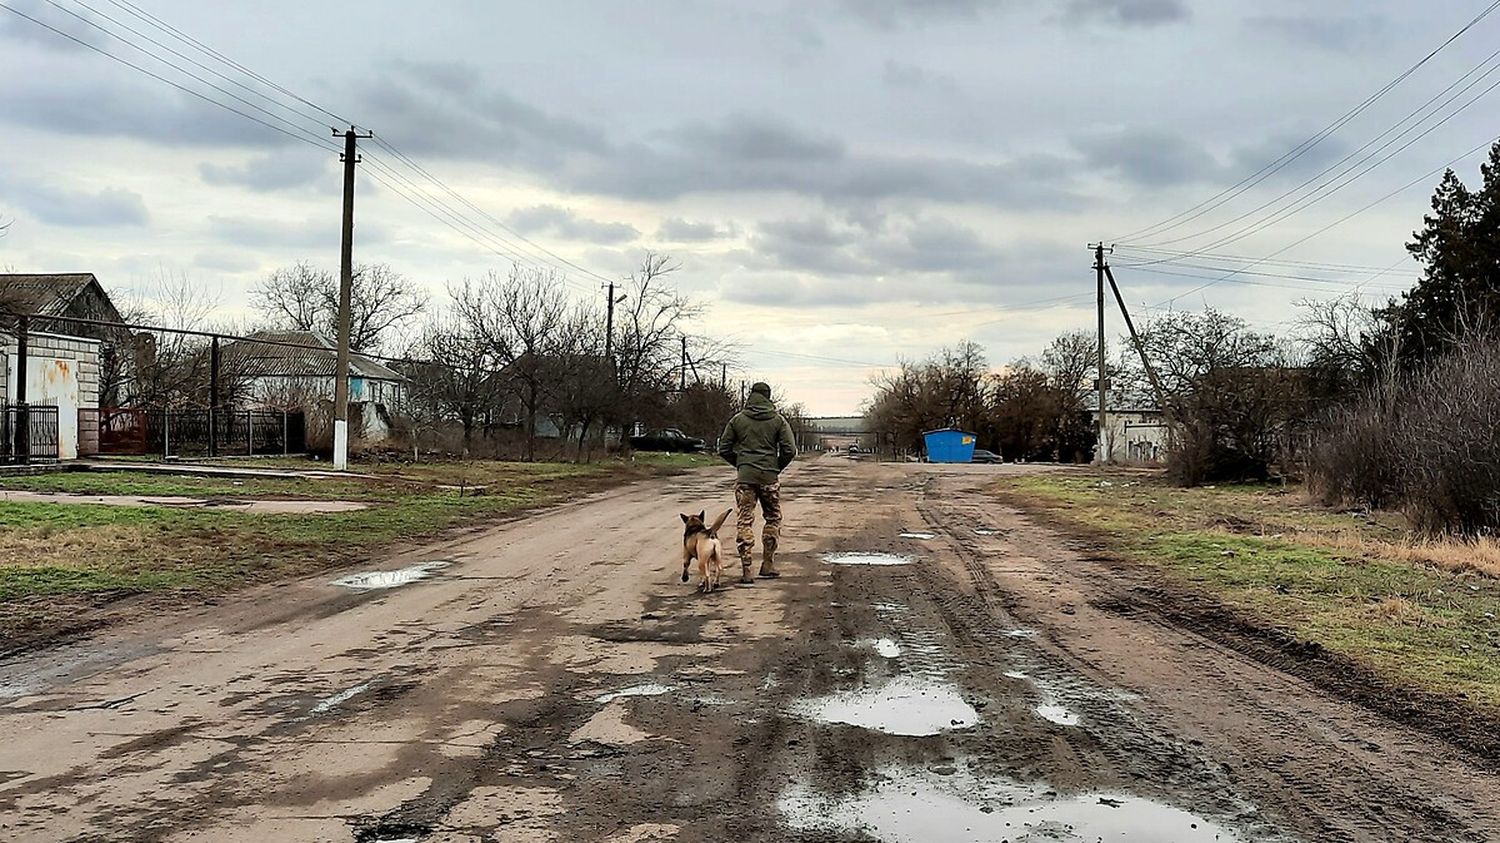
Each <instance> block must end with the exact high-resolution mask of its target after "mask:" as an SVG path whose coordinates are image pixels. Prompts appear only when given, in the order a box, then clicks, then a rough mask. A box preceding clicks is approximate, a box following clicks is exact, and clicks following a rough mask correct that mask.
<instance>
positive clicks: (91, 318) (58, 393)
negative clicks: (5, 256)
mask: <svg viewBox="0 0 1500 843" xmlns="http://www.w3.org/2000/svg"><path fill="white" fill-rule="evenodd" d="M23 316H24V317H27V319H28V327H27V332H26V339H27V342H26V394H25V395H24V396H23V395H18V394H17V388H18V386H19V380H20V378H19V375H20V372H19V365H20V360H19V358H20V343H19V338H18V332H19V330H20V324H21V317H23ZM72 320H84V321H72ZM121 321H122V320H121V317H120V312H119V311H118V310H117V309H116V308H115V305H114V303H113V302H112V301H110V298H109V294H107V293H106V292H105V291H104V288H103V287H102V286H100V284H99V279H97V278H96V277H94V274H93V273H91V272H75V273H53V274H16V273H8V274H0V355H3V357H4V360H5V365H4V366H3V367H0V399H3V401H0V403H4V404H6V405H15V404H21V403H25V404H27V405H28V406H32V407H36V408H38V409H37V411H36V413H35V414H34V415H33V418H32V423H31V429H32V434H31V435H32V443H31V445H32V447H31V454H32V456H33V457H34V458H39V459H65V460H67V459H75V458H77V457H79V456H89V455H91V454H95V453H98V450H99V425H98V421H97V419H98V408H99V404H100V399H101V397H107V396H106V395H104V393H113V392H115V391H117V390H118V389H119V388H120V386H121V384H122V383H123V382H124V381H125V380H128V366H126V365H124V363H125V360H124V359H122V358H128V357H129V355H121V356H120V357H116V356H115V355H114V351H115V348H116V346H117V345H119V344H120V343H119V342H117V341H119V340H121V339H123V340H124V341H125V344H126V345H127V347H128V341H129V336H130V335H129V332H128V330H126V329H125V328H124V327H123V326H120V327H111V326H110V325H107V324H96V323H110V322H113V323H119V322H121ZM6 417H7V419H8V420H9V421H7V423H5V424H4V425H3V427H4V429H5V432H6V434H8V435H7V436H6V437H5V438H7V440H8V442H7V444H6V445H4V446H0V453H5V454H10V453H11V451H10V448H9V445H11V444H13V443H14V438H13V437H14V431H13V423H14V422H13V419H14V417H13V415H11V414H10V413H9V412H8V413H7V416H6Z"/></svg>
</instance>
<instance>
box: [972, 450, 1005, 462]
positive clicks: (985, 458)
mask: <svg viewBox="0 0 1500 843" xmlns="http://www.w3.org/2000/svg"><path fill="white" fill-rule="evenodd" d="M969 461H970V462H987V463H994V464H999V463H1002V462H1005V460H1002V459H1000V455H999V454H997V453H995V452H994V451H986V450H985V449H983V448H975V449H974V456H973V458H972V459H970V460H969Z"/></svg>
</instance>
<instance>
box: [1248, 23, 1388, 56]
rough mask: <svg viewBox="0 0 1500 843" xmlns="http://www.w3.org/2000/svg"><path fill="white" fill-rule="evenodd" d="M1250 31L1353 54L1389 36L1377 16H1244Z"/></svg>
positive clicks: (1386, 27)
mask: <svg viewBox="0 0 1500 843" xmlns="http://www.w3.org/2000/svg"><path fill="white" fill-rule="evenodd" d="M1245 25H1246V26H1247V27H1249V28H1250V29H1251V30H1252V31H1253V32H1256V33H1260V34H1264V35H1269V36H1271V37H1273V38H1276V39H1278V40H1282V41H1286V42H1288V43H1291V44H1296V45H1298V46H1304V47H1314V48H1317V49H1321V50H1330V51H1333V52H1342V53H1353V52H1355V51H1358V50H1360V49H1362V48H1364V47H1367V46H1369V45H1371V44H1373V43H1377V42H1379V41H1380V40H1381V39H1382V38H1385V37H1387V36H1388V35H1389V29H1390V26H1389V24H1388V23H1387V22H1386V20H1385V19H1384V18H1381V17H1378V16H1376V15H1357V16H1353V17H1345V18H1334V17H1319V16H1313V15H1260V16H1256V17H1250V18H1246V19H1245Z"/></svg>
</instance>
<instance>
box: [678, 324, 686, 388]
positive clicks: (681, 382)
mask: <svg viewBox="0 0 1500 843" xmlns="http://www.w3.org/2000/svg"><path fill="white" fill-rule="evenodd" d="M687 366H688V364H687V337H683V338H682V372H681V373H680V374H679V375H678V381H677V391H678V392H687Z"/></svg>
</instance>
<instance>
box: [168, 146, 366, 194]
mask: <svg viewBox="0 0 1500 843" xmlns="http://www.w3.org/2000/svg"><path fill="white" fill-rule="evenodd" d="M333 161H334V159H333V158H332V156H329V155H324V154H321V153H318V152H317V151H316V150H312V149H288V150H279V151H277V152H273V153H270V154H268V155H262V156H259V157H256V158H252V159H250V160H249V161H247V162H245V163H244V164H238V165H236V164H214V163H211V162H205V163H203V164H201V165H199V167H198V173H199V175H200V176H202V177H203V180H204V181H205V182H208V183H209V184H213V185H225V186H236V187H246V188H249V189H250V190H253V191H256V192H258V193H269V192H272V191H278V190H288V189H291V188H298V187H305V186H307V185H308V184H311V183H312V182H314V181H316V180H317V179H319V178H320V177H327V176H331V175H332V167H331V166H330V165H331V164H332V163H333ZM325 180H326V181H327V184H328V185H330V186H333V187H337V185H338V181H337V177H333V178H328V179H325Z"/></svg>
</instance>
